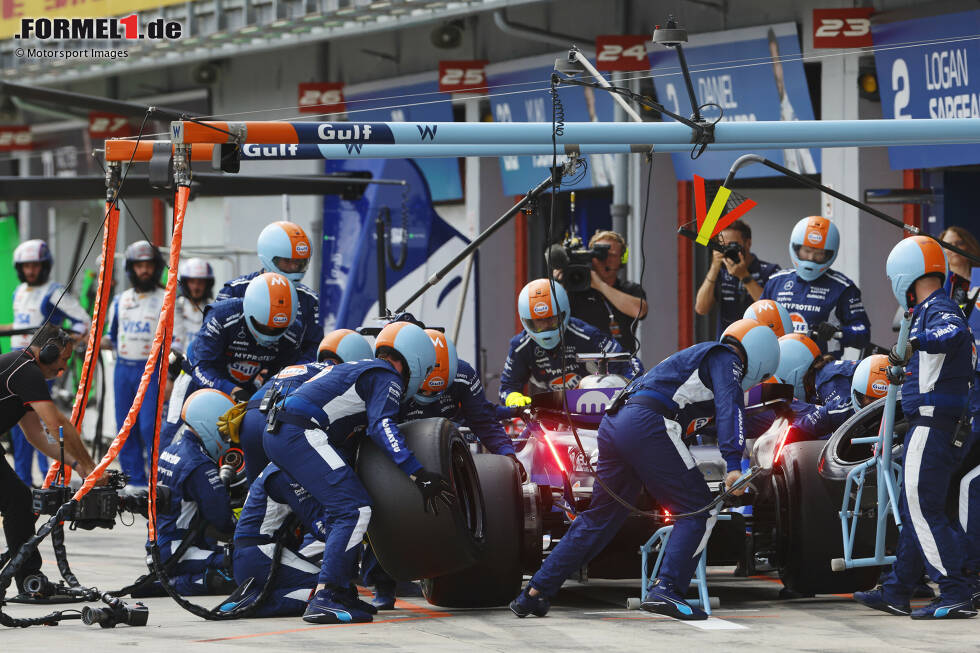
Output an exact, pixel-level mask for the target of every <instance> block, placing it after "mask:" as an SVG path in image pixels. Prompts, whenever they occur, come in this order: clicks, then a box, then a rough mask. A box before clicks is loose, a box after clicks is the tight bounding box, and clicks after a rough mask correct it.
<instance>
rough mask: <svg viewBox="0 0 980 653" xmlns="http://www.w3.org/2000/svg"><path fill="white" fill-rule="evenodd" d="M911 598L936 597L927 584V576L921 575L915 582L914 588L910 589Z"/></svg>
mask: <svg viewBox="0 0 980 653" xmlns="http://www.w3.org/2000/svg"><path fill="white" fill-rule="evenodd" d="M912 598H913V599H934V598H936V592H935V590H933V589H932V586H931V585H930V584H929V577H928V576H926V575H923V576H922V578H920V579H919V582H918V583H916V584H915V588H913V589H912Z"/></svg>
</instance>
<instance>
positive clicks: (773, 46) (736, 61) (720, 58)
mask: <svg viewBox="0 0 980 653" xmlns="http://www.w3.org/2000/svg"><path fill="white" fill-rule="evenodd" d="M684 54H685V56H686V57H687V63H688V66H689V67H690V69H691V78H692V80H693V82H694V89H695V95H696V97H697V101H698V102H699V103H700V104H705V103H714V104H715V105H717V107H707V108H706V109H705V110H704V111H703V112H702V113H703V115H704V117H705V118H707V119H709V120H710V119H713V118H715V117H717V116H718V110H719V107H720V109H721V111H722V118H721V119H722V120H727V121H745V120H751V121H757V120H813V107H812V105H811V104H810V92H809V90H808V88H807V83H806V75H805V74H804V72H803V63H802V62H801V60H800V42H799V36H798V35H797V32H796V24H795V23H781V24H779V25H771V26H766V25H763V26H760V27H748V28H745V29H736V30H728V31H724V32H710V33H706V34H694V35H691V37H690V41H689V43H688V45H686V46H685V47H684ZM650 67H651V69H652V72H653V83H654V87H655V88H656V89H657V97H658V99H659V100H660V103H661V104H663V105H664V106H665V107H666V108H667V109H669V110H670V111H673V112H674V113H676V114H678V115H681V116H690V115H691V114H692V112H693V109H692V107H691V102H690V100H689V99H688V95H687V89H686V88H685V86H684V77H683V75H681V72H680V63H679V62H678V59H677V52H676V51H675V50H673V49H670V48H665V47H662V46H656V47H655V48H654V51H653V52H651V53H650ZM667 120H671V119H670V118H667ZM654 145H655V144H654ZM754 153H755V154H760V155H762V156H764V157H766V158H767V159H769V160H771V161H775V162H776V163H781V164H782V165H784V166H785V167H787V168H789V169H790V170H794V171H796V172H801V173H804V174H815V173H817V172H820V167H819V165H820V157H819V156H818V155H817V151H816V150H812V149H808V148H793V149H785V150H761V151H757V152H754ZM742 154H745V152H705V153H704V154H702V155H701V156H700V157H698V158H697V159H693V160H692V159H691V157H690V155H689V154H674V155H673V161H674V171H675V172H676V173H677V178H678V179H687V180H690V179H693V177H694V175H695V174H697V175H700V176H701V177H704V178H706V179H724V178H725V176H726V175H727V174H728V170H729V168H731V164H732V163H733V162H734V161H735V159H737V158H738V157H739V156H741V155H742ZM778 174H779V173H778V172H776V171H775V170H771V169H769V168H767V167H765V166H747V167H745V168H744V169H743V170H742V171H740V172H739V177H746V176H749V177H751V176H755V177H767V176H773V175H778Z"/></svg>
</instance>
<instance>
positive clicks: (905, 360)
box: [888, 338, 919, 367]
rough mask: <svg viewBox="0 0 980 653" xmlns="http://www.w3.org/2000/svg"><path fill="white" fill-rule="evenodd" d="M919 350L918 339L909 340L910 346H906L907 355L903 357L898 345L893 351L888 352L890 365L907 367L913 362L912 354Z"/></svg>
mask: <svg viewBox="0 0 980 653" xmlns="http://www.w3.org/2000/svg"><path fill="white" fill-rule="evenodd" d="M918 348H919V339H918V338H909V344H907V345H906V346H905V353H904V354H903V355H901V356H899V355H898V344H897V343H896V344H895V346H894V347H892V350H891V351H890V352H888V364H889V365H898V366H899V367H905V366H906V365H908V364H909V361H910V360H912V354H913V353H915V351H916V350H917V349H918Z"/></svg>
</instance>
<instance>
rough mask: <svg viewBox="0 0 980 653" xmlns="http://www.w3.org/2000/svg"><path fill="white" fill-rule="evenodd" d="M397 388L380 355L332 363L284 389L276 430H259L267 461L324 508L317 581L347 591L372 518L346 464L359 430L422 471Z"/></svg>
mask: <svg viewBox="0 0 980 653" xmlns="http://www.w3.org/2000/svg"><path fill="white" fill-rule="evenodd" d="M390 326H392V325H389V327H390ZM386 328H388V327H386ZM416 328H417V327H416ZM402 392H403V388H402V379H401V378H400V377H399V375H398V374H397V373H396V372H395V371H394V368H393V367H392V366H391V364H389V363H388V362H386V361H383V360H380V359H374V360H362V361H355V362H351V363H342V364H339V365H335V366H333V367H331V368H328V369H325V370H323V371H321V372H320V373H319V374H317V375H316V376H314V377H313V378H312V379H310V380H309V381H307V382H306V383H304V384H302V385H301V386H300V387H299V388H298V389H296V390H294V391H293V392H292V393H291V394H289V396H288V397H286V399H285V401H284V403H283V407H282V409H281V413H282V414H281V415H280V423H279V426H278V428H277V429H275V428H274V431H273V430H267V431H266V432H265V435H264V436H263V444H264V447H265V451H266V453H267V454H268V455H269V458H270V459H271V460H272V462H274V463H275V464H276V465H277V466H278V467H279V468H280V469H282V470H283V471H284V472H286V473H287V474H288V475H289V476H290V477H291V478H292V479H293V480H295V481H296V482H298V483H299V485H301V486H302V487H304V488H306V490H307V491H308V492H309V493H310V494H312V495H313V497H314V499H316V501H317V502H318V503H319V504H320V505H321V506H322V508H323V514H324V519H325V521H326V522H327V528H326V532H325V534H324V540H325V545H324V554H323V563H322V565H321V568H320V572H319V575H318V579H317V580H318V582H319V583H323V584H325V585H327V586H328V588H332V589H333V591H341V590H344V591H346V588H347V587H348V586H349V584H350V582H351V580H352V579H353V577H354V573H355V572H354V569H355V565H356V563H357V557H358V554H359V552H360V544H361V541H362V539H363V537H364V534H365V533H366V532H367V527H368V523H369V522H370V519H371V497H370V496H369V495H368V493H367V491H366V490H365V489H364V486H363V485H362V484H361V481H360V480H359V479H358V478H357V475H356V474H355V473H354V470H353V468H352V467H351V465H352V463H353V460H354V456H355V453H356V447H357V444H358V442H359V441H360V439H361V437H360V436H361V435H362V434H366V435H367V436H368V437H369V438H371V440H372V441H373V442H374V443H375V444H376V445H377V446H379V447H381V448H382V449H383V450H384V451H385V452H387V454H388V455H389V456H390V457H391V459H392V460H393V461H394V462H395V464H396V465H397V466H398V468H399V469H401V470H402V472H404V473H405V474H406V475H413V474H416V473H417V472H419V471H421V470H422V465H421V464H420V463H419V461H418V460H417V459H416V458H415V455H414V454H413V453H412V452H411V451H410V450H409V449H408V448H407V447H406V446H405V442H404V440H403V438H402V435H401V433H400V432H399V430H398V426H397V424H396V420H397V418H398V410H399V402H400V400H401V397H402Z"/></svg>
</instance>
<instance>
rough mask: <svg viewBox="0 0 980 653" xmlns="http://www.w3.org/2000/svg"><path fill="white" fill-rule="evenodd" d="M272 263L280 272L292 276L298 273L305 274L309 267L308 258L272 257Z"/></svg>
mask: <svg viewBox="0 0 980 653" xmlns="http://www.w3.org/2000/svg"><path fill="white" fill-rule="evenodd" d="M272 262H273V263H274V264H275V266H276V267H277V268H279V271H280V272H285V273H287V274H294V273H299V272H306V268H307V267H309V265H310V259H309V258H285V257H282V256H273V257H272Z"/></svg>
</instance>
